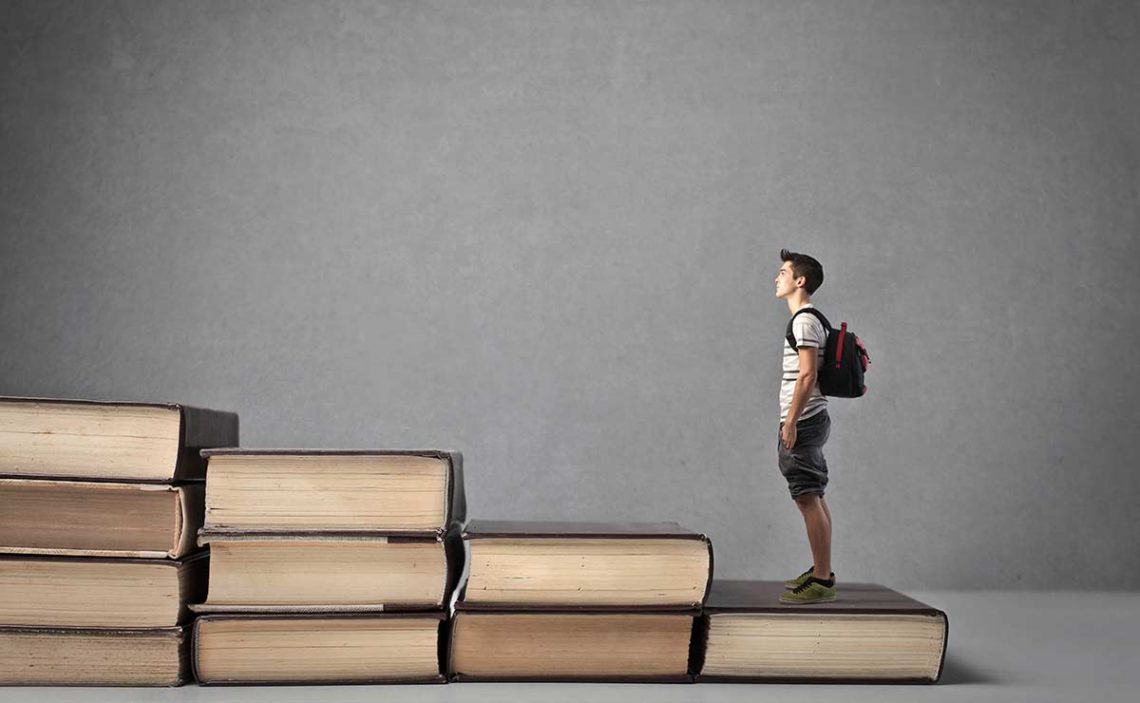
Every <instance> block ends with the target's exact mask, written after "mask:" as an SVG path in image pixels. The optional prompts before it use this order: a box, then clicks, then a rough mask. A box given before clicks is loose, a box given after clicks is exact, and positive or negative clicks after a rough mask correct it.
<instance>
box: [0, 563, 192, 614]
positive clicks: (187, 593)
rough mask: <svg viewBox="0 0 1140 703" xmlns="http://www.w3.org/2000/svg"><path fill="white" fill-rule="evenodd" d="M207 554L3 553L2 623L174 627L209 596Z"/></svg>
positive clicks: (0, 568) (0, 581) (0, 567)
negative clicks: (180, 557) (164, 556)
mask: <svg viewBox="0 0 1140 703" xmlns="http://www.w3.org/2000/svg"><path fill="white" fill-rule="evenodd" d="M208 568H209V559H208V555H207V554H206V553H205V552H200V553H198V554H196V555H194V556H192V557H189V558H187V559H183V560H180V561H176V560H170V559H115V558H91V557H64V556H43V555H22V554H3V555H0V624H4V625H21V626H25V625H26V626H44V627H94V628H145V627H173V626H175V625H180V624H182V623H183V622H185V621H186V620H187V619H188V618H189V615H190V612H189V610H188V608H187V604H188V603H190V602H193V601H197V600H198V599H200V598H201V597H203V596H204V595H205V586H206V572H207V570H208Z"/></svg>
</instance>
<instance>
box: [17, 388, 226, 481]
mask: <svg viewBox="0 0 1140 703" xmlns="http://www.w3.org/2000/svg"><path fill="white" fill-rule="evenodd" d="M237 444H238V416H237V415H236V414H234V413H230V412H222V411H219V410H207V409H205V408H196V407H191V406H189V405H174V404H166V405H163V404H157V403H133V402H100V401H91V400H62V399H55V398H12V397H0V476H13V477H20V478H29V477H41V478H78V479H91V480H116V481H151V482H168V481H185V480H196V479H197V480H200V479H202V478H203V477H204V476H205V472H206V462H205V460H204V459H203V458H202V457H201V455H200V452H201V450H202V449H205V448H207V447H227V446H236V445H237Z"/></svg>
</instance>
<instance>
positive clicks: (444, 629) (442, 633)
mask: <svg viewBox="0 0 1140 703" xmlns="http://www.w3.org/2000/svg"><path fill="white" fill-rule="evenodd" d="M314 618H321V619H330V618H332V619H338V620H339V619H361V618H382V619H393V618H438V619H439V621H440V622H439V630H438V642H439V646H438V648H437V656H436V661H437V662H438V664H439V674H438V675H437V676H432V677H428V678H402V679H392V678H377V679H373V680H368V681H364V680H354V681H350V682H344V685H371V684H439V683H447V681H448V678H447V662H446V660H445V658H444V657H445V656H446V654H447V638H448V634H449V632H450V628H449V627H448V624H449V623H448V618H447V614H446V613H445V612H443V611H441V610H429V611H418V612H384V613H339V614H328V613H314V614H304V613H288V614H225V615H223V614H216V615H201V616H199V617H198V618H197V619H196V620H195V621H194V631H193V646H192V647H191V650H190V651H191V656H190V661H191V666H192V668H193V672H194V678H195V680H197V682H198V685H200V686H259V685H274V686H280V685H287V686H331V685H338V683H337V682H330V681H290V682H287V683H282V682H280V681H252V680H251V681H241V682H232V681H208V680H203V679H202V676H201V673H200V671H199V667H198V664H199V661H198V642H199V631H200V630H201V623H202V622H204V621H210V620H306V619H314Z"/></svg>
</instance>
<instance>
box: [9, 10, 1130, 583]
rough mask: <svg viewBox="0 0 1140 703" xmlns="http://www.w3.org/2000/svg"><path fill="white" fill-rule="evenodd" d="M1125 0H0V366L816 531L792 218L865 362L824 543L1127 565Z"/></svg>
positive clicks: (1009, 571) (527, 477) (584, 491)
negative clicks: (784, 254) (784, 442)
mask: <svg viewBox="0 0 1140 703" xmlns="http://www.w3.org/2000/svg"><path fill="white" fill-rule="evenodd" d="M1137 7H1138V6H1137V5H1136V3H1132V2H1089V3H1070V2H1035V1H1028V0H1027V1H1025V2H913V1H909V0H899V1H898V2H847V1H843V0H835V1H834V2H811V3H807V2H707V1H704V0H675V1H668V2H616V1H606V2H602V1H599V2H551V3H530V2H502V1H495V2H475V3H460V2H390V3H365V2H352V3H349V2H344V3H307V2H181V1H177V2H176V1H163V2H152V1H149V0H148V1H145V2H144V1H138V2H114V3H112V2H99V3H96V2H64V3H58V2H55V3H51V2H38V1H36V2H10V1H5V2H2V3H0V393H3V394H14V395H44V396H63V397H90V398H107V399H152V400H162V401H167V400H170V401H179V402H188V403H194V404H201V405H207V406H212V407H221V408H227V409H233V410H236V411H238V412H239V413H240V414H241V418H242V439H243V444H244V445H246V446H304V447H378V446H379V447H403V446H432V447H435V446H440V447H451V448H457V449H461V450H463V451H464V452H465V454H466V456H467V459H468V471H469V499H470V502H471V512H472V514H473V515H474V516H476V517H512V518H562V519H629V520H656V519H675V520H678V521H680V522H682V523H684V524H686V525H688V526H691V527H693V528H696V529H700V530H703V531H706V532H707V533H709V534H710V535H711V537H712V539H713V541H714V545H715V547H716V552H717V573H718V574H720V575H722V576H733V577H748V576H751V577H773V578H776V577H780V578H782V577H785V576H789V575H792V574H794V573H797V572H798V571H800V570H801V569H802V568H804V567H805V566H806V565H807V564H808V563H809V561H810V558H809V555H808V551H807V543H806V539H805V537H804V535H803V528H802V523H801V521H800V517H799V514H798V512H797V511H796V510H795V508H794V506H793V505H792V503H791V502H790V500H789V499H788V496H787V493H786V488H785V486H784V484H783V481H782V479H781V477H780V475H779V473H778V472H777V469H776V460H775V455H776V425H777V422H778V405H777V387H778V382H779V359H780V344H781V337H782V334H783V327H784V324H785V321H786V318H787V309H786V307H785V306H784V304H783V303H782V302H780V301H777V300H775V299H774V297H773V277H774V275H775V271H776V269H777V268H778V266H779V260H778V256H777V253H778V251H779V250H780V248H781V247H785V246H787V247H791V248H793V249H796V250H800V251H805V252H808V253H811V254H813V255H815V256H817V257H818V258H819V259H820V260H821V261H822V262H823V264H824V267H825V270H826V275H827V280H826V283H825V284H824V286H823V288H822V289H821V290H820V291H819V293H818V295H817V296H816V302H817V304H818V305H819V306H820V307H821V308H823V309H824V310H825V311H826V312H828V313H829V315H830V316H831V318H832V319H833V320H849V321H850V322H851V323H852V326H853V327H854V328H855V329H856V330H857V331H858V332H859V333H860V334H861V335H862V336H863V337H864V338H865V339H866V341H867V344H868V345H869V347H870V349H871V354H872V357H873V362H874V363H873V367H872V370H871V373H870V375H869V377H868V382H869V385H870V388H871V391H870V395H869V397H867V398H866V399H863V400H858V401H842V400H837V401H833V403H832V416H833V422H834V429H833V433H832V438H831V442H830V443H829V445H828V457H829V462H830V465H831V469H832V474H833V479H832V485H831V490H830V493H829V501H830V502H831V504H832V507H833V511H834V517H835V528H836V534H835V559H834V561H835V567H836V571H837V572H838V574H839V576H840V578H841V579H846V580H855V579H859V580H864V579H874V580H878V581H882V582H885V583H888V584H891V585H894V586H897V587H906V588H913V587H923V588H963V587H965V588H969V587H1012V588H1041V587H1077V586H1083V585H1090V584H1096V585H1097V586H1098V587H1101V588H1116V587H1121V588H1136V587H1140V563H1138V560H1137V557H1136V555H1137V554H1138V553H1140V530H1138V529H1137V526H1136V523H1135V515H1136V510H1137V508H1136V506H1137V504H1138V502H1140V476H1138V471H1140V467H1138V466H1137V462H1136V461H1135V460H1134V458H1133V453H1132V451H1131V449H1132V441H1133V437H1134V435H1135V433H1136V431H1137V430H1136V428H1137V427H1138V426H1140V412H1138V411H1137V408H1136V406H1135V404H1134V398H1135V397H1136V394H1137V390H1138V382H1137V371H1138V370H1140V369H1138V364H1137V362H1136V356H1135V354H1136V352H1135V349H1134V344H1135V343H1136V341H1137V332H1136V328H1137V323H1138V322H1140V320H1138V313H1137V310H1138V309H1140V283H1138V278H1137V275H1136V267H1137V264H1138V263H1140V256H1138V254H1140V242H1138V227H1140V218H1138V201H1140V195H1138V192H1140V151H1138V147H1140V114H1138V113H1140V110H1138V108H1140V79H1138V78H1137V72H1136V66H1138V65H1140V12H1138V10H1137Z"/></svg>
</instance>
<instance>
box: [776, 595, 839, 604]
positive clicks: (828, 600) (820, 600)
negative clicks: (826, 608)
mask: <svg viewBox="0 0 1140 703" xmlns="http://www.w3.org/2000/svg"><path fill="white" fill-rule="evenodd" d="M836 598H838V595H834V596H828V597H826V598H816V599H815V600H784V597H783V596H780V602H781V603H783V604H784V605H815V604H816V603H831V602H833V601H835V599H836Z"/></svg>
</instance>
